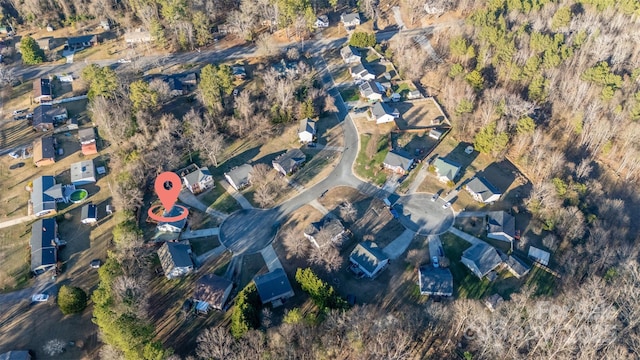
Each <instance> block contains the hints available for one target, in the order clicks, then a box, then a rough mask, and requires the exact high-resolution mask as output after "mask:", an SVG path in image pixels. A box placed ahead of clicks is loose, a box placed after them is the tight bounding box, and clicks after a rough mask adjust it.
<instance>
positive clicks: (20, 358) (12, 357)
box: [0, 350, 31, 360]
mask: <svg viewBox="0 0 640 360" xmlns="http://www.w3.org/2000/svg"><path fill="white" fill-rule="evenodd" d="M30 359H31V355H29V351H28V350H11V351H9V352H6V353H2V354H0V360H30Z"/></svg>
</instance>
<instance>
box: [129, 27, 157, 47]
mask: <svg viewBox="0 0 640 360" xmlns="http://www.w3.org/2000/svg"><path fill="white" fill-rule="evenodd" d="M152 40H153V38H152V37H151V33H150V32H149V31H145V30H142V29H136V30H134V31H128V32H126V33H125V34H124V42H125V43H126V44H142V43H149V42H151V41H152Z"/></svg>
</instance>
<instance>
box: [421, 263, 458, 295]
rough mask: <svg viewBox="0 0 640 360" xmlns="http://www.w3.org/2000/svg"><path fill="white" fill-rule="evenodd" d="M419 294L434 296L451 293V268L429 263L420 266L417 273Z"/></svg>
mask: <svg viewBox="0 0 640 360" xmlns="http://www.w3.org/2000/svg"><path fill="white" fill-rule="evenodd" d="M418 285H420V294H422V295H435V296H452V295H453V275H451V270H449V269H446V268H442V267H433V266H431V265H428V266H421V267H420V271H419V274H418Z"/></svg>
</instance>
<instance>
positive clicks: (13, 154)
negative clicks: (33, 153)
mask: <svg viewBox="0 0 640 360" xmlns="http://www.w3.org/2000/svg"><path fill="white" fill-rule="evenodd" d="M9 156H10V157H11V158H12V159H17V158H19V157H20V154H18V153H17V152H16V151H13V152H10V153H9Z"/></svg>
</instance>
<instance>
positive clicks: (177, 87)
mask: <svg viewBox="0 0 640 360" xmlns="http://www.w3.org/2000/svg"><path fill="white" fill-rule="evenodd" d="M163 80H164V82H165V83H167V85H168V86H169V95H171V96H173V97H176V96H181V95H184V94H185V91H184V86H182V81H180V79H178V78H176V77H175V76H167V77H165V78H164V79H163Z"/></svg>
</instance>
